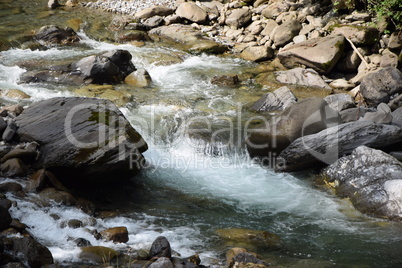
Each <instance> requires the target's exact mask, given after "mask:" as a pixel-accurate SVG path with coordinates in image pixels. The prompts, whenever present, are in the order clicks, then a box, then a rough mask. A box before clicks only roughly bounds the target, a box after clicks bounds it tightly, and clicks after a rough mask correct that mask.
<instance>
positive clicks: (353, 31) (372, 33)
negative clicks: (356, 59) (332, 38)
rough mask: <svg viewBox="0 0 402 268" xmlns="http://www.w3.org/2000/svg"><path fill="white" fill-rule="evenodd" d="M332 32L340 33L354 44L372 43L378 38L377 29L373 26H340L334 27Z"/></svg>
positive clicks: (364, 44) (367, 44)
mask: <svg viewBox="0 0 402 268" xmlns="http://www.w3.org/2000/svg"><path fill="white" fill-rule="evenodd" d="M332 34H335V35H336V34H341V35H343V36H345V37H346V38H348V39H350V40H351V41H352V42H353V44H354V45H356V46H369V45H374V44H375V43H376V42H378V40H379V31H378V30H377V29H376V28H374V27H362V26H340V27H335V28H334V30H333V32H332Z"/></svg>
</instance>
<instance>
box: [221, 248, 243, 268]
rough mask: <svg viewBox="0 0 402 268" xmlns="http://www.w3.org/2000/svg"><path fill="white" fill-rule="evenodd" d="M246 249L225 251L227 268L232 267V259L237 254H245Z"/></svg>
mask: <svg viewBox="0 0 402 268" xmlns="http://www.w3.org/2000/svg"><path fill="white" fill-rule="evenodd" d="M246 252H247V249H245V248H231V249H229V250H228V251H226V263H227V266H228V267H233V264H234V261H233V258H234V257H235V256H236V255H237V254H239V253H246Z"/></svg>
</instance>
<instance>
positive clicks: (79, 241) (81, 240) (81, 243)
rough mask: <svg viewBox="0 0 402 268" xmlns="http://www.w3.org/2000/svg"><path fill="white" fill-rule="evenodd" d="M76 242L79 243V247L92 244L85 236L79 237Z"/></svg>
mask: <svg viewBox="0 0 402 268" xmlns="http://www.w3.org/2000/svg"><path fill="white" fill-rule="evenodd" d="M74 243H75V244H76V245H77V247H80V248H81V247H89V246H92V245H91V242H89V241H88V240H86V239H85V238H77V239H75V240H74Z"/></svg>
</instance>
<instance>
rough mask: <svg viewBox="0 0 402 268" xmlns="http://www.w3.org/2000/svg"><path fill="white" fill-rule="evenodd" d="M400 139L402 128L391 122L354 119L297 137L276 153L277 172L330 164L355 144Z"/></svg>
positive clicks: (380, 144) (385, 143)
mask: <svg viewBox="0 0 402 268" xmlns="http://www.w3.org/2000/svg"><path fill="white" fill-rule="evenodd" d="M401 140H402V130H401V129H400V128H399V127H396V126H391V125H383V124H376V123H372V122H368V121H356V122H351V123H346V124H342V125H339V126H335V127H331V128H328V129H326V130H324V131H321V132H319V133H316V134H312V135H307V136H303V137H300V138H298V139H297V140H295V141H294V142H293V143H292V144H290V145H289V146H288V147H287V148H286V149H285V150H283V151H282V152H281V153H280V154H279V156H278V162H280V163H281V165H280V166H279V165H278V166H277V167H276V170H277V171H284V172H289V171H297V170H304V169H308V168H313V167H318V166H319V165H320V164H322V163H325V164H327V165H329V164H332V163H334V162H335V161H336V160H338V158H339V157H340V156H343V155H348V154H351V153H352V151H353V150H354V149H356V148H357V147H359V146H362V145H364V146H370V147H373V148H384V147H386V146H388V145H391V144H395V143H398V142H400V141H401Z"/></svg>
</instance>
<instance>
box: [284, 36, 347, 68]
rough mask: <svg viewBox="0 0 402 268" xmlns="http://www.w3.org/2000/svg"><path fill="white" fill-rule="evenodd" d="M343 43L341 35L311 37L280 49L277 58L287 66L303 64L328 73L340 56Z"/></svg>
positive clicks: (343, 39)
mask: <svg viewBox="0 0 402 268" xmlns="http://www.w3.org/2000/svg"><path fill="white" fill-rule="evenodd" d="M344 45H345V38H344V37H343V36H341V35H331V36H327V37H318V38H312V39H309V40H307V41H304V42H300V43H297V44H294V45H290V46H288V47H286V48H284V49H282V50H281V51H280V52H279V53H278V58H279V60H280V62H281V63H282V64H283V65H284V66H286V67H287V68H293V67H297V66H300V65H303V66H306V67H308V68H313V69H314V70H316V71H317V72H320V73H328V72H330V71H331V70H332V68H333V67H334V66H335V65H336V63H337V62H338V60H339V59H340V57H341V56H342V53H343V48H344Z"/></svg>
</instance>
